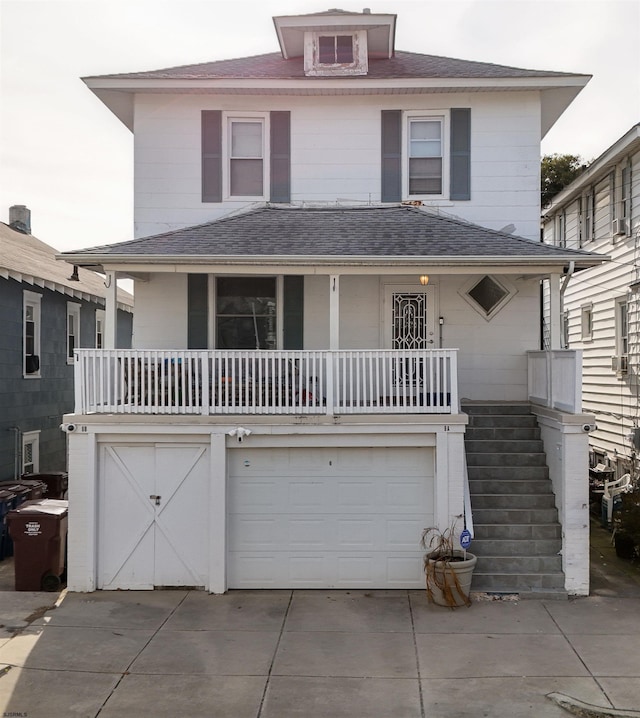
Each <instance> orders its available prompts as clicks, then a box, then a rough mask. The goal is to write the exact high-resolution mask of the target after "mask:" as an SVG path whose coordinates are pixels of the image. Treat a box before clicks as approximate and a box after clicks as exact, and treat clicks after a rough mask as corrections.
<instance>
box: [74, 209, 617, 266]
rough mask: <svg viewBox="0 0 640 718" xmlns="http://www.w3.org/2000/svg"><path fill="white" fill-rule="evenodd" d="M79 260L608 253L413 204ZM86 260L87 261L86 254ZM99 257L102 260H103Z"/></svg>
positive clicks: (236, 218)
mask: <svg viewBox="0 0 640 718" xmlns="http://www.w3.org/2000/svg"><path fill="white" fill-rule="evenodd" d="M74 255H75V256H76V259H77V261H78V263H80V261H82V263H84V264H87V263H88V264H90V263H91V260H92V258H95V261H96V262H97V261H107V260H108V261H109V262H112V261H113V260H115V259H116V258H117V261H118V262H123V263H126V261H134V260H138V261H140V260H143V261H144V260H145V259H146V260H151V261H153V260H157V259H167V258H174V260H175V259H177V258H181V259H183V260H186V259H187V258H189V257H191V258H201V259H204V258H207V259H209V260H216V259H221V258H229V259H231V258H247V259H249V260H251V259H254V260H255V259H264V260H265V261H267V260H268V259H272V258H275V257H278V258H283V259H285V260H290V259H294V258H304V259H306V260H314V259H318V258H323V259H325V260H327V259H328V260H333V259H335V261H336V262H337V263H339V262H341V261H344V260H345V259H347V258H359V259H363V260H364V259H365V258H366V259H367V260H370V261H375V260H376V259H378V260H379V259H383V258H394V259H399V258H407V259H418V258H425V259H442V260H444V259H451V260H453V261H455V263H457V264H463V263H465V262H469V261H471V260H473V261H474V262H475V261H477V260H482V259H483V258H486V259H487V260H490V259H491V260H494V259H495V260H497V261H500V260H503V261H505V262H508V261H512V260H522V261H523V262H532V263H536V262H540V263H548V262H551V263H556V262H557V263H562V262H569V261H571V260H574V261H576V264H577V265H581V266H591V265H593V264H598V263H600V261H602V260H603V259H605V258H604V257H601V256H600V255H596V254H593V253H591V252H586V251H582V250H570V249H564V248H560V247H554V246H550V245H547V244H542V243H540V242H534V241H532V240H530V239H525V238H523V237H517V236H513V235H510V234H506V233H504V232H498V231H495V230H491V229H487V228H485V227H480V226H479V225H476V224H471V223H468V222H464V221H461V220H458V219H453V218H450V217H443V216H439V215H435V214H432V213H431V212H429V211H425V210H424V209H421V208H418V207H413V206H402V205H392V206H383V207H360V208H354V207H330V208H329V207H323V208H310V207H307V208H292V207H283V206H265V207H261V208H258V209H253V210H250V211H247V212H244V213H242V214H237V215H233V216H227V217H223V218H222V219H218V220H215V221H213V222H207V223H206V224H201V225H197V226H194V227H186V228H184V229H177V230H174V231H172V232H166V233H163V234H158V235H154V236H150V237H143V238H140V239H134V240H130V241H128V242H122V243H119V244H112V245H107V246H102V247H92V248H89V249H84V250H79V251H78V252H65V253H64V254H63V255H62V256H63V257H64V258H65V259H67V261H72V259H73V258H74ZM80 258H81V259H80ZM98 258H99V259H98Z"/></svg>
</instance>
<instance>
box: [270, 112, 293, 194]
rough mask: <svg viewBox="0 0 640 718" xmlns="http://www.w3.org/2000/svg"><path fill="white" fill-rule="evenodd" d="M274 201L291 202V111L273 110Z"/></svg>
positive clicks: (272, 167) (272, 169)
mask: <svg viewBox="0 0 640 718" xmlns="http://www.w3.org/2000/svg"><path fill="white" fill-rule="evenodd" d="M270 125H271V143H270V144H271V191H270V195H269V199H270V200H271V201H272V202H291V113H290V112H288V111H278V112H275V111H274V112H271V114H270Z"/></svg>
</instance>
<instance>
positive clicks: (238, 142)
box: [227, 117, 265, 198]
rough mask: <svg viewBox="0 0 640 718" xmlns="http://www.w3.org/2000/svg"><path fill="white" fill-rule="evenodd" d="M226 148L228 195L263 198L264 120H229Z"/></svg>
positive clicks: (242, 118) (247, 118)
mask: <svg viewBox="0 0 640 718" xmlns="http://www.w3.org/2000/svg"><path fill="white" fill-rule="evenodd" d="M227 147H228V181H229V187H228V193H229V196H230V197H255V198H262V197H264V188H265V119H264V118H263V117H238V118H235V117H230V118H229V119H228V122H227Z"/></svg>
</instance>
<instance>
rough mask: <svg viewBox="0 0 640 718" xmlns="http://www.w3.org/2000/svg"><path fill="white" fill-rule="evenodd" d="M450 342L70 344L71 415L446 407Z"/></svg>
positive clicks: (452, 356)
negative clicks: (426, 345)
mask: <svg viewBox="0 0 640 718" xmlns="http://www.w3.org/2000/svg"><path fill="white" fill-rule="evenodd" d="M456 360H457V350H455V349H434V350H412V351H406V350H405V351H393V350H362V351H355V350H349V351H333V352H332V351H222V350H220V351H191V350H186V351H179V350H121V349H78V350H76V352H75V389H76V406H75V412H76V413H77V414H93V413H101V414H113V413H115V414H204V415H208V414H292V415H298V414H330V415H333V414H379V413H388V414H415V413H421V414H447V413H452V412H458V410H459V406H458V383H457V382H458V380H457V363H456Z"/></svg>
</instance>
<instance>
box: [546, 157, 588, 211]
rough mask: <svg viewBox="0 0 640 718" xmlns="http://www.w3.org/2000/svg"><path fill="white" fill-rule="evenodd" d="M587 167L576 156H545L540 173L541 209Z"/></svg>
mask: <svg viewBox="0 0 640 718" xmlns="http://www.w3.org/2000/svg"><path fill="white" fill-rule="evenodd" d="M587 167H588V163H586V162H585V161H584V160H583V159H582V157H579V156H578V155H559V154H553V155H545V156H544V157H543V158H542V165H541V172H540V199H541V203H542V206H543V207H546V206H547V205H548V204H550V202H551V200H552V199H553V198H554V197H555V196H556V195H557V194H558V192H560V191H561V190H562V189H564V188H565V187H566V186H567V185H568V184H571V182H573V180H574V179H575V178H576V177H578V175H581V174H582V173H583V172H584V171H585V170H586V169H587Z"/></svg>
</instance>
